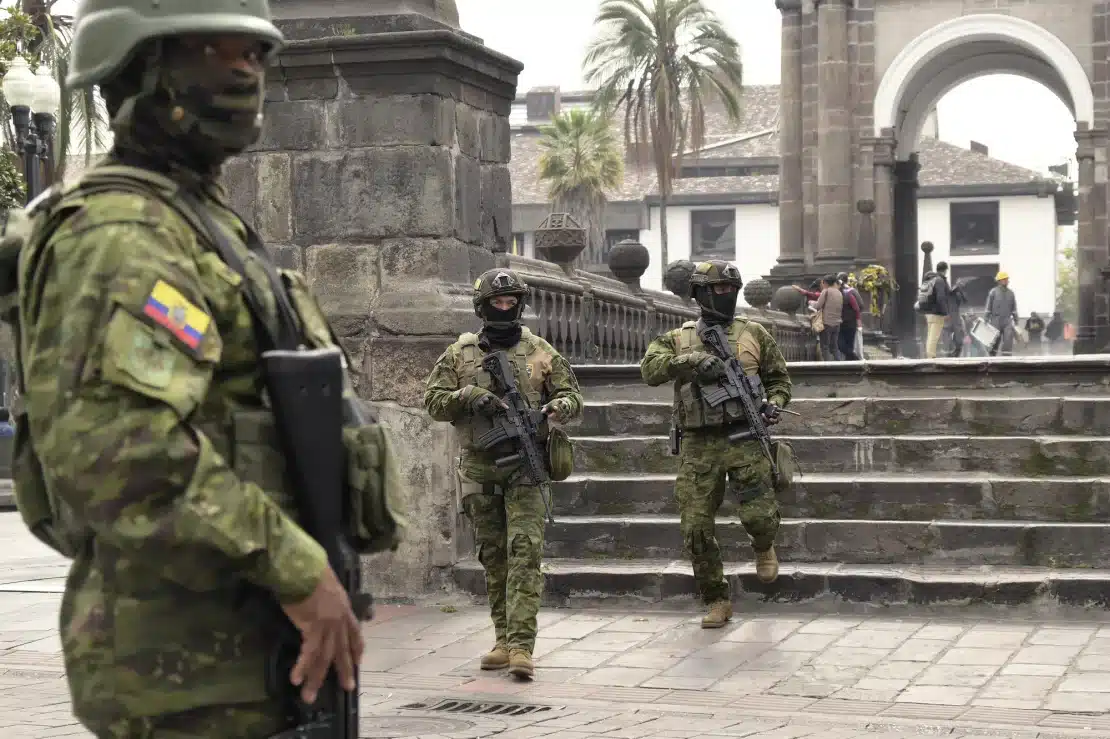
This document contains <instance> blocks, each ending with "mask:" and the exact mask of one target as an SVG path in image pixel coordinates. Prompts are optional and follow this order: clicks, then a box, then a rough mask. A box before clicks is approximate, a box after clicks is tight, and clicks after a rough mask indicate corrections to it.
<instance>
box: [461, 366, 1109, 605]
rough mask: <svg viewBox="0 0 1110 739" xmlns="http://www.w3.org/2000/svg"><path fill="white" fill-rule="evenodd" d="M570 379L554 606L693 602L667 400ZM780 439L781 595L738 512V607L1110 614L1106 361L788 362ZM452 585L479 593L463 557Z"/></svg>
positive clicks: (619, 376) (731, 530)
mask: <svg viewBox="0 0 1110 739" xmlns="http://www.w3.org/2000/svg"><path fill="white" fill-rule="evenodd" d="M576 371H577V372H578V374H579V379H580V381H581V383H582V385H583V392H584V393H585V394H586V398H587V402H588V406H587V409H586V412H585V414H584V417H583V419H582V420H581V421H580V422H578V423H577V424H576V425H575V427H574V429H573V434H574V436H575V437H576V440H577V448H576V455H577V465H576V471H577V474H576V475H575V476H574V477H572V478H571V479H569V480H567V481H565V482H563V483H559V484H557V485H555V487H554V491H553V505H554V513H555V519H556V523H555V525H554V526H548V530H547V543H546V556H547V560H546V562H545V572H546V597H547V598H548V601H549V602H550V603H554V604H561V605H567V604H573V603H581V604H597V603H598V602H614V603H618V604H620V605H624V606H627V605H630V604H634V603H637V604H646V603H652V602H655V603H660V602H666V601H672V600H676V599H690V598H692V596H693V580H692V576H691V573H690V567H689V565H688V563H687V562H686V559H685V556H684V554H683V551H682V540H681V536H680V534H679V528H678V511H677V509H676V507H675V504H674V497H673V484H674V472H675V469H676V467H677V460H676V458H674V457H671V456H669V455H668V453H667V439H666V434H667V430H668V424H669V417H670V405H669V395H670V387H669V386H665V387H663V388H647V387H646V386H644V385H643V384H641V383H640V382H639V373H638V368H635V367H613V366H606V367H581V368H577V369H576ZM792 376H793V378H794V381H795V400H794V402H793V403H792V404H791V405H790V408H791V409H792V410H795V411H798V412H799V413H801V414H802V416H800V417H795V416H788V417H787V418H786V420H784V422H783V423H782V424H780V425H779V426H778V427H777V428H776V432H777V435H778V436H780V437H782V438H789V439H790V440H791V441H792V442H793V444H794V447H795V449H796V451H797V453H798V456H799V460H800V463H801V469H802V473H803V474H802V476H801V478H800V480H799V481H798V483H797V484H796V486H795V489H794V490H793V491H792V492H791V493H789V494H788V495H786V496H783V497H782V498H781V504H782V511H783V516H784V521H783V526H782V529H781V532H780V535H779V543H778V547H777V548H778V551H779V556H780V559H781V560H782V568H781V574H780V577H779V580H778V581H777V582H776V583H773V584H771V585H764V584H762V583H760V582H759V581H758V580H757V579H756V578H755V575H754V568H753V566H752V564H751V558H752V554H751V548H750V546H749V545H748V538H747V535H746V534H745V533H744V530H743V527H742V526H741V525H740V522H739V520H737V519H736V518H735V517H734V506H733V505H732V504H731V503H730V502H726V504H725V507H724V508H723V509H722V511H721V517H720V518H719V519H718V530H717V537H718V540H719V541H720V542H721V546H722V549H723V552H724V555H725V559H726V574H727V575H728V576H729V578H730V580H731V581H732V586H733V592H734V595H735V596H736V597H737V598H743V597H756V598H759V599H765V600H785V601H796V600H804V599H811V598H822V597H823V598H828V597H835V598H840V599H844V600H849V601H864V602H874V603H884V604H888V603H889V604H894V603H956V604H958V603H983V602H986V603H994V604H1019V603H1037V604H1042V603H1045V602H1056V603H1061V604H1066V605H1079V606H1098V607H1101V606H1105V605H1106V604H1107V603H1110V395H1108V394H1107V393H1106V389H1107V388H1106V385H1107V383H1108V381H1110V357H1103V356H1099V357H1088V358H1083V359H1075V360H1072V359H1066V360H1060V359H1025V358H1022V359H995V360H947V361H945V360H941V361H939V362H921V361H906V360H901V361H899V360H894V361H885V362H884V361H880V362H869V363H866V364H865V363H836V364H820V363H798V364H796V365H792ZM455 580H456V583H457V584H458V585H459V586H460V587H462V588H463V589H465V590H469V591H471V592H474V593H481V592H483V590H484V584H483V581H482V576H481V568H480V566H479V565H478V564H477V562H476V561H474V560H472V559H468V560H464V561H463V562H461V563H460V564H459V565H458V566H456V568H455Z"/></svg>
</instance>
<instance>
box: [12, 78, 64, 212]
mask: <svg viewBox="0 0 1110 739" xmlns="http://www.w3.org/2000/svg"><path fill="white" fill-rule="evenodd" d="M0 90H3V92H4V97H5V98H6V99H7V101H8V106H9V107H10V108H11V111H12V125H13V126H14V128H15V140H16V146H17V147H19V148H20V149H21V150H22V151H23V175H24V178H25V179H26V181H27V202H31V200H33V199H34V198H35V197H36V196H37V195H38V194H39V193H40V192H41V191H42V190H43V189H44V186H45V185H47V184H49V183H48V182H46V181H45V178H43V176H42V175H43V167H42V162H44V161H46V162H52V156H53V150H54V133H55V132H56V131H57V127H58V123H57V121H58V110H59V109H60V108H61V104H62V91H61V89H60V88H59V87H58V83H57V82H56V81H55V80H54V75H53V74H51V72H50V67H49V66H48V65H46V64H41V65H40V66H39V71H38V74H35V73H33V72H32V71H31V67H30V65H28V64H27V60H25V59H24V58H23V57H21V56H16V57H15V58H13V59H12V62H11V66H10V67H9V68H8V72H7V74H5V75H4V79H3V81H2V82H0Z"/></svg>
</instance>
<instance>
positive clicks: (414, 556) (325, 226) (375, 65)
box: [227, 0, 522, 597]
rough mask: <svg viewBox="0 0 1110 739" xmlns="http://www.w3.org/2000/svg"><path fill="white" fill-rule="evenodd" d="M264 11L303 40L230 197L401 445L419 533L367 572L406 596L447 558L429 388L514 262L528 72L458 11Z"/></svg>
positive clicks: (346, 6)
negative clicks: (342, 349)
mask: <svg viewBox="0 0 1110 739" xmlns="http://www.w3.org/2000/svg"><path fill="white" fill-rule="evenodd" d="M273 5H274V10H275V15H276V16H277V20H278V23H279V25H280V26H282V27H283V30H286V31H287V32H289V34H290V35H291V36H300V37H301V39H300V40H295V41H293V42H292V43H290V44H289V46H288V47H287V48H286V49H285V50H284V51H283V52H282V53H281V55H280V57H279V58H278V59H277V60H276V62H275V64H274V66H273V67H271V69H270V70H269V76H268V89H267V103H266V111H265V113H266V123H265V130H264V133H263V136H262V138H261V140H260V141H259V143H258V144H257V146H256V147H254V149H253V150H252V151H251V152H250V153H248V154H247V155H245V156H243V157H239V158H237V159H236V160H235V161H233V162H232V163H230V165H229V167H228V172H227V175H228V179H229V183H228V184H229V186H230V188H229V189H230V190H231V192H232V193H234V195H235V197H236V200H237V201H238V205H239V207H240V211H241V212H243V213H244V215H245V216H246V217H248V218H251V219H253V221H254V224H255V226H256V227H257V228H258V230H259V232H260V233H261V235H262V236H263V237H264V238H265V239H266V240H267V241H268V242H270V243H271V244H274V245H275V250H276V251H277V252H278V253H279V255H280V257H281V258H282V260H283V262H285V263H286V264H290V265H292V266H297V267H302V268H303V269H304V271H305V273H306V275H307V276H308V278H309V280H310V281H311V283H312V285H313V287H314V288H315V290H316V292H317V295H318V296H319V298H320V302H321V304H322V306H323V308H324V310H325V311H326V312H327V313H328V315H329V316H330V317H331V319H332V321H333V324H334V326H335V328H336V331H337V333H338V334H339V337H340V339H341V341H342V342H343V343H344V344H345V345H346V347H347V349H348V351H349V352H350V354H351V356H352V359H353V362H354V368H353V369H354V375H355V377H354V379H355V383H356V387H357V390H358V392H359V394H360V395H361V396H362V397H363V398H365V399H367V400H369V401H371V405H372V407H373V408H374V410H375V412H376V413H377V414H378V416H379V418H380V419H381V420H382V421H383V422H384V423H387V424H388V425H389V427H390V428H391V430H392V431H393V433H394V434H395V437H396V441H397V444H396V447H397V453H398V463H399V466H400V472H401V479H403V480H405V481H406V483H407V484H408V485H409V486H410V489H409V520H410V521H411V523H412V527H413V528H412V531H411V532H410V536H409V539H408V540H407V541H406V542H405V543H404V544H403V545H402V546H401V548H400V549H399V550H398V552H397V553H396V554H394V555H383V556H382V557H376V558H374V559H373V560H371V561H370V562H369V563H368V564H367V566H366V568H365V570H366V575H367V582H368V585H369V587H370V588H371V589H372V591H373V592H374V593H375V595H380V596H384V597H390V596H393V597H408V596H413V595H418V594H420V593H422V592H428V591H430V590H436V589H439V588H441V587H442V584H443V581H444V579H445V577H446V576H447V573H448V568H449V567H450V566H451V565H453V564H454V563H455V562H456V561H457V558H458V544H457V542H458V532H457V526H458V521H457V516H456V503H455V493H454V487H455V480H454V473H453V460H452V457H453V444H454V442H453V435H452V434H451V430H450V426H448V425H447V424H439V423H433V422H432V421H431V419H430V418H428V416H427V415H426V414H425V413H424V411H423V399H422V398H423V391H424V378H425V377H427V374H428V371H429V369H430V368H431V366H432V364H433V362H434V361H435V359H436V357H437V356H438V355H439V354H440V353H441V352H442V351H443V349H444V348H445V347H446V346H447V344H448V343H450V342H451V341H453V340H454V339H455V338H456V336H457V335H458V334H459V333H460V332H463V331H469V330H474V329H475V328H476V327H477V319H476V318H475V317H474V314H473V310H472V308H471V304H470V290H471V285H472V284H473V281H474V279H475V277H476V276H477V275H478V274H479V273H481V272H482V271H484V270H485V269H488V268H491V267H492V266H493V265H494V259H495V255H494V253H493V252H504V251H506V250H507V249H508V245H509V239H510V238H511V234H512V225H511V222H510V220H511V207H510V200H511V196H510V187H509V170H508V161H509V144H510V141H509V122H508V116H509V110H510V106H511V103H512V100H513V98H514V96H515V92H516V80H517V75H518V74H519V72H520V70H521V68H522V65H521V64H520V63H518V62H516V61H514V60H512V59H510V58H508V57H506V56H503V55H501V54H498V53H496V52H494V51H492V50H490V49H488V48H486V47H485V46H483V45H482V44H481V43H480V42H479V41H478V40H476V39H475V38H474V37H473V36H469V35H465V34H462V33H461V32H459V31H458V30H456V29H455V28H453V26H454V25H456V24H457V21H458V16H457V13H456V12H455V8H454V2H453V0H361V1H360V2H353V1H351V0H348V1H347V2H327V3H315V2H308V0H273ZM337 6H338V7H337ZM314 8H318V9H316V10H313V9H314ZM283 11H285V12H287V14H285V15H283ZM335 11H338V12H340V13H342V14H343V17H342V18H341V19H336V18H335V17H334V16H330V15H329V13H332V12H335ZM298 14H302V15H303V16H304V17H298ZM290 16H292V17H293V20H291V21H290V20H287V19H288V18H289V17H290ZM340 21H342V24H341V27H340V32H339V33H338V34H336V33H335V32H334V31H333V30H331V29H333V28H334V27H335V26H336V25H337V24H339V22H340ZM352 29H353V32H351V30H352ZM321 33H327V34H328V35H326V36H318V35H316V34H321Z"/></svg>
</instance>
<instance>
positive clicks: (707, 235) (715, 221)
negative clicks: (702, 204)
mask: <svg viewBox="0 0 1110 739" xmlns="http://www.w3.org/2000/svg"><path fill="white" fill-rule="evenodd" d="M690 256H691V257H699V258H701V257H704V258H709V257H718V258H721V259H725V260H728V261H730V262H731V261H732V260H734V259H736V209H735V208H729V209H728V210H695V211H692V212H691V213H690Z"/></svg>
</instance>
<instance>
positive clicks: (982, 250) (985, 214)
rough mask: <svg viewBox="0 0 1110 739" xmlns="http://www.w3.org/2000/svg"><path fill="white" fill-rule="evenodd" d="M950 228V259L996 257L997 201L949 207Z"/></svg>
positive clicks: (954, 204) (951, 205)
mask: <svg viewBox="0 0 1110 739" xmlns="http://www.w3.org/2000/svg"><path fill="white" fill-rule="evenodd" d="M948 214H949V220H950V222H951V224H952V248H951V250H950V252H949V253H950V254H951V255H952V256H954V257H959V256H976V255H980V254H997V253H998V201H997V200H994V201H990V202H979V203H951V204H949V206H948Z"/></svg>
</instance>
